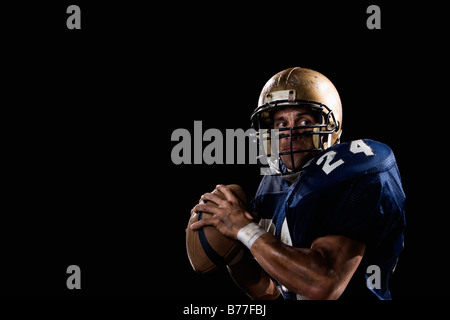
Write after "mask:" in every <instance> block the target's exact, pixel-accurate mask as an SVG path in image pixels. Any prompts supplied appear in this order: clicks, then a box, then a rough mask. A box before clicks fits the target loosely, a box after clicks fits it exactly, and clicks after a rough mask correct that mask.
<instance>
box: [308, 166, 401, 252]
mask: <svg viewBox="0 0 450 320" xmlns="http://www.w3.org/2000/svg"><path fill="white" fill-rule="evenodd" d="M392 170H393V171H395V168H393V169H392ZM392 170H389V171H386V172H381V173H377V174H370V175H364V176H360V177H359V178H357V179H353V180H351V181H346V182H344V183H342V185H341V186H340V188H339V189H338V190H333V192H331V190H325V192H327V191H328V192H329V193H328V195H327V196H324V197H323V198H322V199H326V201H322V202H321V204H320V205H319V206H318V208H317V212H316V214H314V216H313V217H314V218H313V220H314V221H313V224H314V228H313V230H316V231H317V235H316V236H317V237H320V236H325V235H345V236H348V237H350V238H353V239H356V240H359V241H362V242H364V243H365V244H366V245H370V246H375V247H376V246H379V245H380V243H381V242H383V241H385V240H386V239H388V238H389V237H392V236H393V235H397V234H398V233H399V232H401V230H403V227H404V212H403V208H404V194H403V190H402V189H401V186H399V185H398V182H397V180H396V179H395V177H393V172H391V171H392ZM394 175H395V172H394Z"/></svg>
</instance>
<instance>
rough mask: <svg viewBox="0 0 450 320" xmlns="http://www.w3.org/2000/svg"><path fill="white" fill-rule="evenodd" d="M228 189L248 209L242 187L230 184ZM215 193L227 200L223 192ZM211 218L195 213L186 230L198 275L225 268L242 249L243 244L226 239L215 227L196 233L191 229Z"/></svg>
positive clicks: (191, 257)
mask: <svg viewBox="0 0 450 320" xmlns="http://www.w3.org/2000/svg"><path fill="white" fill-rule="evenodd" d="M227 187H228V188H230V189H231V191H233V193H234V194H235V195H236V196H237V197H238V198H239V199H240V200H241V201H242V203H244V205H245V206H246V207H248V202H247V198H246V196H245V193H244V190H242V188H241V187H240V186H238V185H237V184H230V185H227ZM214 193H215V194H217V195H218V196H219V197H220V198H221V199H225V196H224V194H223V193H222V192H220V191H218V190H214ZM214 205H215V204H214ZM211 216H212V215H211V214H210V213H206V212H194V213H193V214H192V215H191V217H190V219H189V222H188V226H187V229H186V250H187V254H188V257H189V261H190V262H191V265H192V268H193V269H194V271H196V272H198V273H209V272H212V271H215V270H217V269H218V268H219V267H221V266H225V265H226V264H228V263H229V262H230V261H232V260H233V258H234V257H236V255H237V254H238V253H239V252H240V250H241V248H242V244H241V242H239V241H237V240H234V239H230V238H228V237H225V236H224V235H222V234H221V233H220V232H219V230H217V229H216V228H215V227H213V226H206V227H203V228H201V229H198V230H196V231H194V230H192V229H190V228H189V227H190V225H191V224H192V223H194V222H197V221H199V220H201V219H204V218H208V217H211Z"/></svg>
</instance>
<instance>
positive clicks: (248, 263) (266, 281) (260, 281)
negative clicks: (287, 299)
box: [227, 249, 280, 300]
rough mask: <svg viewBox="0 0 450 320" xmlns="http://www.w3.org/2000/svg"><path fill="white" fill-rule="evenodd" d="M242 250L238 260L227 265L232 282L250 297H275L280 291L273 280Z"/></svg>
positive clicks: (267, 298)
mask: <svg viewBox="0 0 450 320" xmlns="http://www.w3.org/2000/svg"><path fill="white" fill-rule="evenodd" d="M244 250H245V251H243V256H242V257H240V259H239V260H238V261H235V262H233V263H231V264H229V265H228V266H227V267H228V272H229V273H230V275H231V277H232V278H233V280H234V282H235V283H236V284H237V285H238V286H239V288H241V290H242V291H244V292H245V293H246V294H247V295H248V296H249V297H250V298H252V299H255V300H273V299H276V298H277V297H278V296H279V295H280V291H279V290H278V287H277V286H276V284H275V282H274V281H273V280H272V279H271V278H270V277H269V275H268V274H267V273H266V272H265V271H264V270H263V269H262V268H261V266H260V265H259V264H258V263H257V262H256V261H255V259H253V257H252V256H251V254H250V253H249V252H248V250H247V249H244Z"/></svg>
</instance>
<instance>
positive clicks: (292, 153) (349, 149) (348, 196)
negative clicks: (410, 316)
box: [191, 68, 405, 299]
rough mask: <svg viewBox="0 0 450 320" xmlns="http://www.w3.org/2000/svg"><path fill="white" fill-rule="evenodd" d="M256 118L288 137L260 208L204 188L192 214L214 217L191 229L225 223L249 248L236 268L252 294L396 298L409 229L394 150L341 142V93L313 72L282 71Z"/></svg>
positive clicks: (232, 267)
mask: <svg viewBox="0 0 450 320" xmlns="http://www.w3.org/2000/svg"><path fill="white" fill-rule="evenodd" d="M251 120H252V123H253V127H254V128H255V129H256V130H259V129H278V130H274V131H272V132H274V133H275V134H274V133H272V135H273V136H271V137H270V139H272V140H273V139H278V143H279V146H278V149H279V157H278V158H277V159H276V161H272V162H269V165H270V168H269V169H270V171H269V172H270V173H271V175H265V176H264V177H263V178H262V181H261V183H260V185H259V188H258V190H257V192H256V195H255V197H254V199H253V201H252V208H251V210H250V211H248V210H246V208H245V207H244V206H243V204H242V203H241V202H240V201H239V200H238V198H237V197H236V196H235V195H234V194H233V193H232V192H231V191H230V190H229V189H228V188H226V187H225V186H223V185H218V186H217V187H216V188H217V189H218V190H220V191H222V192H223V194H224V195H225V196H226V199H225V200H221V199H220V198H219V197H218V196H217V195H215V194H213V193H206V194H204V195H203V196H202V197H201V202H200V203H199V204H198V205H196V206H195V207H194V208H193V209H192V211H197V212H198V211H203V212H209V213H211V214H213V216H212V217H211V218H209V219H202V220H200V221H198V222H196V223H195V224H193V225H192V226H191V228H193V229H198V228H202V227H204V226H206V225H212V226H215V227H216V228H217V229H218V230H219V231H220V232H221V233H223V234H224V235H226V236H228V237H231V238H233V239H238V240H239V241H241V242H242V243H243V244H244V245H245V247H247V248H248V250H243V251H242V252H241V253H240V254H239V255H238V256H237V257H236V258H235V259H234V260H233V261H232V262H230V263H229V265H228V270H229V272H230V274H231V276H232V278H233V279H234V281H235V282H236V283H237V285H238V286H239V287H240V288H241V289H242V290H243V291H245V292H246V293H247V294H248V295H249V296H250V297H251V298H254V299H276V298H279V296H280V293H281V295H282V297H283V298H284V299H337V298H340V297H342V298H346V297H347V298H378V299H391V293H390V291H389V278H390V275H391V273H392V272H393V270H394V268H395V265H396V263H397V260H398V257H399V254H400V252H401V251H402V249H403V232H404V228H405V212H404V203H405V194H404V192H403V189H402V185H401V179H400V175H399V170H398V168H397V164H396V160H395V157H394V154H393V152H392V150H391V149H390V148H389V147H388V146H387V145H385V144H383V143H380V142H376V141H372V140H368V139H364V140H356V141H350V142H345V143H340V136H341V132H342V107H341V101H340V97H339V94H338V92H337V90H336V88H335V87H334V85H333V84H332V83H331V81H330V80H329V79H328V78H326V77H325V76H324V75H322V74H320V73H319V72H316V71H313V70H309V69H305V68H290V69H287V70H284V71H281V72H279V73H277V74H276V75H274V76H273V77H272V78H271V79H270V80H269V81H268V82H267V83H266V85H265V86H264V88H263V90H262V92H261V95H260V98H259V106H258V107H257V108H256V110H255V111H254V113H253V114H252V116H251ZM269 132H270V131H269ZM269 136H270V134H269ZM266 138H267V137H266ZM259 139H260V140H261V139H263V138H262V137H259ZM205 200H208V201H205ZM209 201H212V202H214V203H216V204H217V205H218V206H213V205H211V203H210V202H209Z"/></svg>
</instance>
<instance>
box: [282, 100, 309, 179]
mask: <svg viewBox="0 0 450 320" xmlns="http://www.w3.org/2000/svg"><path fill="white" fill-rule="evenodd" d="M273 120H274V122H273V123H274V129H285V128H292V127H301V126H309V125H315V124H316V121H315V119H314V114H313V112H312V111H311V109H309V108H301V107H292V108H285V109H281V110H279V111H276V112H275V113H274V116H273ZM312 130H313V129H311V128H309V129H296V130H293V132H292V134H295V133H300V132H305V131H312ZM280 134H289V130H286V131H281V132H280ZM306 149H314V143H313V136H312V135H299V136H293V137H292V150H291V145H290V138H289V136H288V137H285V138H281V139H280V140H279V152H280V153H282V152H290V151H298V150H306ZM316 154H317V152H314V151H313V152H299V153H294V154H293V160H294V163H292V158H291V155H290V154H286V155H281V156H280V157H281V160H283V163H284V165H285V166H286V167H287V168H288V169H290V170H294V168H295V169H299V168H301V167H303V166H304V165H305V164H306V163H307V162H308V161H309V160H310V159H312V158H313V157H314V156H315V155H316Z"/></svg>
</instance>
